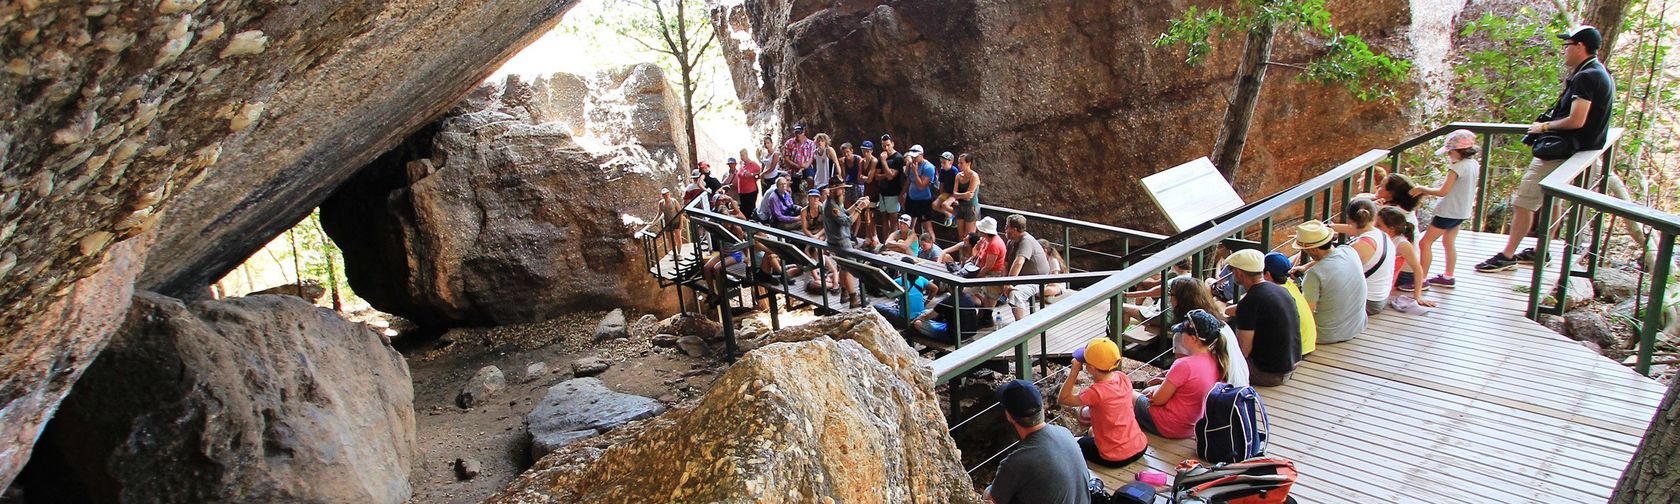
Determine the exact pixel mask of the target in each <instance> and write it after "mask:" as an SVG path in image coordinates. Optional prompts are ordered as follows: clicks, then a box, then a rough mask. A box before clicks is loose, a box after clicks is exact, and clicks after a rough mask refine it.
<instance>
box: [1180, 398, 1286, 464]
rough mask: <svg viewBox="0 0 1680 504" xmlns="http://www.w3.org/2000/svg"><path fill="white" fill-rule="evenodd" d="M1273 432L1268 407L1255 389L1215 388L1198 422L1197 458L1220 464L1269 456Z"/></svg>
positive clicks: (1205, 402)
mask: <svg viewBox="0 0 1680 504" xmlns="http://www.w3.org/2000/svg"><path fill="white" fill-rule="evenodd" d="M1271 428H1272V426H1271V422H1270V421H1268V420H1267V419H1266V405H1265V404H1262V403H1261V402H1260V394H1259V393H1258V392H1255V391H1254V388H1253V387H1237V386H1233V385H1231V384H1229V383H1219V384H1215V385H1214V386H1213V390H1209V391H1208V395H1207V399H1206V400H1204V401H1203V402H1202V419H1201V420H1197V421H1196V456H1197V457H1200V458H1201V459H1202V460H1204V461H1207V462H1209V463H1220V462H1236V461H1239V460H1248V459H1250V458H1254V457H1259V456H1261V455H1265V454H1266V438H1267V436H1269V435H1270V432H1271Z"/></svg>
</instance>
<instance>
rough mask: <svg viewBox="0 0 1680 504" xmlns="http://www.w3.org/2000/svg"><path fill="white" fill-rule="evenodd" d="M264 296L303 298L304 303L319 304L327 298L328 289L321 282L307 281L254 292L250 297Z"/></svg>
mask: <svg viewBox="0 0 1680 504" xmlns="http://www.w3.org/2000/svg"><path fill="white" fill-rule="evenodd" d="M264 294H273V295H280V296H292V297H297V298H303V300H304V301H308V302H310V303H318V302H320V301H321V298H323V297H326V295H327V288H326V287H323V286H322V285H321V282H318V281H315V280H313V279H305V280H304V281H303V282H302V283H289V284H286V285H281V286H278V287H269V288H267V289H263V290H260V291H256V292H252V293H251V294H249V295H251V296H257V295H264Z"/></svg>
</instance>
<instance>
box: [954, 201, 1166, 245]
mask: <svg viewBox="0 0 1680 504" xmlns="http://www.w3.org/2000/svg"><path fill="white" fill-rule="evenodd" d="M980 211H981V212H990V213H997V214H1021V216H1022V217H1026V218H1028V219H1032V220H1033V221H1034V222H1048V223H1051V224H1061V225H1066V226H1071V227H1075V228H1080V229H1087V230H1091V231H1101V232H1105V233H1111V234H1117V235H1121V236H1129V237H1132V238H1141V239H1145V240H1152V241H1153V240H1165V239H1167V237H1166V235H1159V234H1155V233H1151V232H1148V231H1139V230H1136V229H1132V228H1125V227H1120V226H1111V225H1108V224H1102V223H1097V222H1090V221H1082V220H1078V219H1069V218H1067V217H1059V216H1055V215H1050V214H1043V213H1038V212H1033V211H1030V210H1021V209H1019V208H1007V207H1001V206H996V205H987V204H984V203H982V204H981V205H980Z"/></svg>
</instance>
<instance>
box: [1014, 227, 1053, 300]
mask: <svg viewBox="0 0 1680 504" xmlns="http://www.w3.org/2000/svg"><path fill="white" fill-rule="evenodd" d="M1003 222H1004V225H1003V232H1004V234H1005V235H1006V236H1008V237H1009V257H1008V259H1006V260H1005V264H1008V268H1009V271H1007V272H1006V273H1005V275H1006V276H1031V275H1048V274H1050V259H1049V258H1048V257H1047V256H1045V255H1044V247H1043V246H1042V245H1039V243H1038V238H1034V237H1033V235H1032V233H1028V232H1027V218H1026V216H1023V215H1021V214H1013V215H1010V216H1009V217H1008V218H1006V219H1004V221H1003ZM1038 291H1039V285H1038V284H1035V283H1023V284H1015V285H1011V286H1009V310H1010V312H1012V313H1013V314H1014V315H1015V320H1021V319H1023V318H1026V317H1027V310H1028V309H1029V308H1031V307H1032V300H1033V298H1034V297H1037V296H1038Z"/></svg>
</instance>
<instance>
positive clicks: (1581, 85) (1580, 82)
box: [1476, 26, 1616, 272]
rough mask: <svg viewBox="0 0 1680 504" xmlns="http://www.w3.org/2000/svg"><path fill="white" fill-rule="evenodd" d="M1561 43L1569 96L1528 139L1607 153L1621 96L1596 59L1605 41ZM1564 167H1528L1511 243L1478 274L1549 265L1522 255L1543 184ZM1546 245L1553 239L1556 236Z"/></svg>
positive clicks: (1578, 37)
mask: <svg viewBox="0 0 1680 504" xmlns="http://www.w3.org/2000/svg"><path fill="white" fill-rule="evenodd" d="M1557 37H1558V38H1559V39H1562V40H1563V61H1564V64H1565V65H1567V66H1568V67H1569V68H1570V70H1571V71H1570V74H1569V79H1567V80H1566V81H1565V87H1564V90H1563V94H1560V95H1558V99H1557V103H1555V104H1554V105H1553V106H1552V109H1551V110H1550V111H1548V112H1547V113H1546V114H1545V115H1544V116H1542V117H1541V119H1543V120H1542V121H1539V122H1536V123H1534V124H1532V125H1530V126H1529V127H1528V133H1529V134H1530V135H1544V134H1547V133H1556V134H1561V135H1563V136H1564V137H1565V138H1566V139H1568V140H1570V141H1571V142H1573V143H1574V145H1575V151H1576V152H1584V151H1592V150H1598V149H1603V148H1604V143H1605V140H1606V138H1607V137H1608V134H1609V131H1610V115H1611V110H1612V107H1611V105H1612V101H1613V100H1614V98H1615V95H1616V82H1615V80H1613V79H1611V78H1610V72H1608V71H1606V70H1605V69H1604V64H1603V63H1600V62H1599V61H1598V58H1597V57H1596V56H1595V55H1596V54H1597V53H1598V48H1599V46H1600V45H1601V44H1603V43H1604V38H1603V36H1602V35H1600V34H1599V32H1598V29H1597V28H1593V27H1591V26H1577V27H1574V28H1570V29H1569V30H1568V31H1566V32H1564V33H1559V34H1557ZM1563 161H1564V160H1563V159H1552V160H1546V159H1539V158H1535V159H1534V161H1532V162H1530V163H1529V164H1528V170H1527V171H1525V172H1524V173H1523V178H1522V183H1521V184H1520V185H1519V186H1518V187H1517V193H1516V196H1515V198H1514V201H1512V203H1511V205H1512V206H1514V207H1516V210H1515V211H1514V212H1513V213H1512V217H1511V234H1510V235H1508V236H1507V237H1506V240H1505V250H1502V251H1500V252H1497V253H1495V254H1494V255H1493V257H1490V258H1488V260H1486V261H1482V263H1481V264H1477V265H1476V271H1480V272H1495V271H1509V270H1513V269H1516V267H1517V263H1533V262H1536V261H1538V262H1540V263H1544V262H1545V261H1546V259H1545V258H1536V257H1534V255H1535V254H1534V249H1533V248H1529V249H1525V250H1523V251H1522V252H1517V251H1516V250H1517V245H1518V244H1520V243H1522V239H1523V238H1524V237H1526V236H1528V232H1529V230H1530V229H1533V227H1534V220H1535V219H1536V218H1537V217H1536V216H1535V215H1534V214H1535V212H1538V211H1539V210H1540V203H1541V200H1542V195H1541V192H1540V181H1541V180H1544V179H1545V178H1546V176H1547V175H1551V174H1552V171H1553V170H1556V169H1557V167H1558V165H1561V164H1563ZM1593 162H1594V164H1595V165H1596V163H1598V161H1597V160H1594V161H1593ZM1588 169H1589V170H1590V169H1591V167H1589V168H1588ZM1552 231H1553V232H1555V231H1556V229H1553V230H1552ZM1545 239H1551V237H1550V235H1548V236H1547V237H1546V238H1545Z"/></svg>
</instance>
